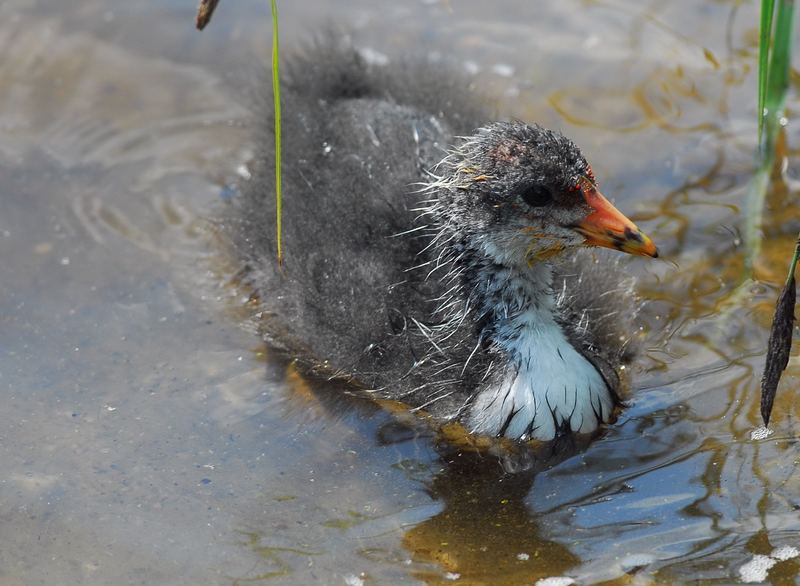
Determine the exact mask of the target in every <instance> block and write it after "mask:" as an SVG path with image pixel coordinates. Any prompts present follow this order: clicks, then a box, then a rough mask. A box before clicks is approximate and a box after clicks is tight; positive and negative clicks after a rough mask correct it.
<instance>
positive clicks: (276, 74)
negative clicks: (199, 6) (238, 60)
mask: <svg viewBox="0 0 800 586" xmlns="http://www.w3.org/2000/svg"><path fill="white" fill-rule="evenodd" d="M271 2H272V99H273V101H274V103H275V228H276V233H277V241H278V264H279V265H282V264H283V239H282V229H281V215H282V211H283V205H282V204H283V201H282V195H281V82H280V52H279V50H278V3H277V0H271Z"/></svg>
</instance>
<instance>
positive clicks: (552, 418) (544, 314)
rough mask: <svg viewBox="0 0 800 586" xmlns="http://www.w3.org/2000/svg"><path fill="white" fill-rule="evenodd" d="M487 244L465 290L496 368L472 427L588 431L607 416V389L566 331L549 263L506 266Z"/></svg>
mask: <svg viewBox="0 0 800 586" xmlns="http://www.w3.org/2000/svg"><path fill="white" fill-rule="evenodd" d="M487 246H488V245H487V244H485V243H484V244H481V245H480V246H479V247H476V248H477V249H476V250H474V251H473V254H474V257H473V258H472V259H471V263H470V264H471V266H472V267H473V268H472V269H471V270H467V271H465V281H466V283H465V291H468V292H471V293H470V297H471V303H472V305H473V307H474V310H475V311H476V312H477V314H478V316H479V320H478V323H479V324H480V325H479V328H480V330H481V331H480V333H479V337H480V338H481V340H482V342H483V344H484V347H488V351H489V352H490V353H492V354H494V355H495V358H496V360H497V361H498V363H499V364H500V365H501V366H502V368H500V369H498V370H496V372H495V374H494V376H493V377H491V378H490V380H488V381H487V382H486V383H485V384H484V386H483V387H481V388H479V390H478V394H477V395H476V397H475V399H474V400H473V402H472V405H471V407H470V413H469V417H468V422H469V425H470V428H471V429H470V431H472V432H475V433H480V434H485V435H495V436H497V435H502V436H506V437H511V438H515V439H541V440H550V439H553V438H554V437H555V436H556V435H558V434H560V433H566V432H570V431H571V432H578V433H589V432H592V431H594V430H595V429H596V428H597V427H598V425H599V424H600V422H603V421H607V420H608V419H609V417H610V416H611V414H612V411H613V406H614V399H613V391H611V390H610V389H609V388H608V386H607V385H606V383H605V381H604V379H603V377H602V376H601V374H600V373H599V372H598V370H597V369H596V368H595V366H594V365H593V364H592V363H591V362H590V361H589V360H588V359H587V358H586V357H585V356H584V355H583V354H581V352H580V351H579V350H578V349H576V348H575V347H574V346H573V345H572V344H571V343H570V341H569V339H568V338H567V336H566V335H565V333H564V330H563V328H562V326H561V323H560V315H559V307H558V302H557V298H556V295H555V293H554V291H553V269H552V266H551V264H550V263H548V262H546V261H540V262H537V263H535V264H533V265H530V266H529V265H527V264H524V265H522V266H514V265H511V266H508V264H503V263H498V262H495V261H493V260H491V259H497V258H502V256H501V255H498V254H495V252H496V251H493V250H491V249H490V248H487ZM467 256H470V255H467ZM476 260H477V262H476Z"/></svg>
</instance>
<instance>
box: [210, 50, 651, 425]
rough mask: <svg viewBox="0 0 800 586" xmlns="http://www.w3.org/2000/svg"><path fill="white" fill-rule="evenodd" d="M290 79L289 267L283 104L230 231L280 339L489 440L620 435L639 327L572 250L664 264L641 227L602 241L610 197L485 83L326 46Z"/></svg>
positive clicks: (558, 143) (286, 83)
mask: <svg viewBox="0 0 800 586" xmlns="http://www.w3.org/2000/svg"><path fill="white" fill-rule="evenodd" d="M285 70H286V71H287V72H288V73H287V75H286V76H285V79H284V80H283V104H284V110H283V145H284V151H283V157H284V167H283V177H284V179H283V181H284V194H285V208H284V218H283V229H284V247H285V251H286V256H285V266H284V267H283V269H282V270H281V269H279V268H278V267H277V263H276V255H275V228H274V224H275V210H274V185H273V167H272V165H273V151H272V143H273V134H272V132H273V131H272V121H271V118H272V117H271V110H270V109H269V108H271V104H270V103H269V101H268V99H269V96H268V92H264V94H265V95H264V96H263V99H264V100H265V104H267V105H269V108H267V107H265V108H263V109H259V108H256V112H255V119H254V124H255V129H254V130H255V142H256V145H257V147H258V150H257V151H256V154H255V158H254V163H253V168H252V179H250V180H249V181H245V182H243V185H242V189H241V191H242V193H241V196H240V197H239V198H237V199H236V200H235V201H234V202H233V204H232V207H231V209H230V210H229V211H228V213H227V214H226V217H225V219H224V222H223V225H224V226H225V229H226V233H227V234H228V236H229V238H230V240H231V241H232V243H233V245H234V249H235V251H236V254H237V255H239V257H240V258H241V260H242V262H243V263H244V264H245V266H246V271H245V275H246V277H245V278H246V281H247V282H248V283H249V284H250V285H251V286H252V287H253V288H254V289H255V291H256V292H257V295H258V298H259V300H260V308H259V315H260V317H261V323H262V325H263V331H264V335H265V337H266V338H267V340H268V341H269V342H270V343H272V344H273V345H277V346H279V347H281V348H284V349H286V350H287V351H289V352H291V353H292V354H293V355H294V356H296V357H297V358H298V359H299V360H300V362H301V363H302V364H304V365H306V366H307V367H308V368H310V369H312V370H314V371H316V372H319V373H322V374H325V375H335V376H341V377H346V378H349V379H352V380H353V382H354V383H356V384H358V385H360V386H362V387H363V388H366V389H368V390H370V391H373V392H374V393H375V394H376V395H377V396H380V397H382V398H390V399H396V400H400V401H403V402H405V403H407V404H408V405H410V406H412V407H415V408H421V409H424V410H425V411H426V412H428V413H431V414H432V415H434V416H435V417H437V418H439V419H441V420H458V421H461V422H463V423H464V424H465V426H466V428H467V429H468V430H469V431H472V432H476V433H481V434H488V435H506V436H510V437H513V438H522V439H527V438H539V439H551V438H552V437H554V436H555V435H558V434H563V433H567V432H577V431H580V432H590V431H593V430H594V429H595V428H596V427H597V425H598V424H599V422H601V421H607V420H609V418H610V417H611V415H612V410H613V406H614V404H615V402H616V400H617V396H618V392H619V390H620V378H619V367H620V365H621V364H623V363H624V362H625V361H626V360H627V358H628V357H629V350H630V345H629V340H630V339H631V333H632V331H633V328H632V324H631V316H632V315H633V314H634V313H635V311H634V308H633V307H632V306H631V300H630V298H629V295H628V286H627V285H624V284H622V282H621V281H620V279H619V278H618V275H617V274H616V273H614V271H613V270H611V271H610V270H609V265H608V264H602V263H597V262H595V258H594V255H592V254H590V253H583V254H576V251H575V250H574V249H575V248H576V247H578V246H582V245H584V244H586V243H587V242H588V243H594V244H598V243H600V244H602V245H604V246H610V247H616V248H618V249H621V250H626V251H629V252H637V253H641V254H649V255H651V256H653V255H655V247H653V246H652V243H650V241H649V240H648V239H647V237H646V236H643V235H642V234H641V233H639V232H638V230H637V229H636V228H635V226H633V224H631V223H630V222H629V221H628V220H625V222H627V223H626V224H624V230H623V227H618V228H619V229H618V230H616V228H617V226H616V225H615V231H614V233H613V234H612V232H611V231H608V232H607V233H603V234H600V235H599V236H598V235H597V234H595V233H591V234H590V233H589V232H587V231H586V230H587V228H586V226H585V225H584V224H585V223H586V220H587V218H588V217H589V216H591V214H592V213H593V212H595V211H596V209H599V208H595V207H593V206H594V205H595V204H594V203H592V202H595V203H596V202H597V201H599V200H597V198H600V199H602V196H600V195H599V192H597V191H596V188H595V187H594V178H593V176H592V173H591V169H590V168H589V166H588V164H587V162H586V160H585V159H584V157H583V155H582V154H581V152H580V151H579V149H578V148H577V147H576V146H575V145H574V144H573V143H572V142H571V141H570V140H568V139H567V138H565V137H563V136H562V135H560V134H558V133H555V132H551V131H549V130H545V129H543V128H540V127H538V126H529V125H526V124H523V123H519V122H505V123H502V122H497V123H491V124H488V125H486V121H487V116H486V114H485V112H483V110H482V109H481V107H480V106H479V105H478V101H477V100H475V98H474V96H473V92H472V90H471V88H470V87H469V85H468V84H467V83H466V82H465V81H464V80H462V79H461V78H459V77H458V76H455V75H451V74H449V73H447V72H446V71H442V70H441V69H434V68H432V66H426V65H423V64H419V65H409V64H405V63H395V64H391V65H388V66H382V67H375V66H370V65H368V64H366V63H365V62H364V61H363V60H362V59H361V58H360V57H359V55H358V53H357V52H356V51H355V50H354V49H352V48H350V47H348V46H341V45H339V44H337V43H335V42H332V41H329V42H325V43H322V44H321V45H320V46H317V47H315V48H312V49H309V50H308V51H307V52H306V53H305V54H304V55H301V56H298V57H295V58H294V59H293V60H292V61H290V62H289V63H288V64H287V65H286V67H285ZM482 125H483V126H482ZM475 129H478V130H475ZM455 137H466V138H455ZM448 152H449V153H450V154H449V155H447V153H448ZM445 155H447V156H446V158H445ZM443 158H444V160H442V159H443ZM592 198H595V199H592ZM603 202H605V200H602V202H600V203H597V205H598V206H601V207H602V206H604V205H606V204H607V202H605V203H603ZM608 205H609V207H610V204H608ZM603 209H605V208H603ZM612 209H613V208H612ZM614 211H615V210H614ZM615 212H616V211H615ZM604 213H605V212H604ZM616 213H618V212H616ZM593 217H594V216H593ZM620 217H622V216H620ZM623 219H624V218H623ZM586 225H587V226H588V224H586ZM620 226H622V225H620ZM598 239H599V240H598ZM601 240H602V242H601ZM563 251H569V252H567V253H566V254H562V252H563ZM643 251H644V252H643ZM556 261H557V264H553V263H554V262H556ZM551 354H552V356H551ZM559 360H561V362H559ZM575 373H578V374H575ZM539 374H541V376H539ZM578 375H580V377H579V379H578V378H575V377H576V376H578ZM570 377H571V378H570ZM584 379H586V381H584ZM562 382H563V385H562ZM561 386H563V387H564V388H563V391H562V390H561ZM583 386H585V387H586V391H585V392H583V391H581V389H582V388H583ZM545 387H546V388H545ZM573 387H574V390H573ZM601 387H603V389H602V391H601Z"/></svg>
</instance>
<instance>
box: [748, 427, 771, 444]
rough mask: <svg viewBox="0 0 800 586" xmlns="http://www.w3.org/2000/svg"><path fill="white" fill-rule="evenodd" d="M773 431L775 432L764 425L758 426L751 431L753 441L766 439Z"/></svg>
mask: <svg viewBox="0 0 800 586" xmlns="http://www.w3.org/2000/svg"><path fill="white" fill-rule="evenodd" d="M773 433H775V432H774V431H772V430H771V429H770V428H768V427H764V426H763V425H762V426H761V427H757V428H755V429H754V430H753V431H751V432H750V439H751V440H752V441H754V442H757V441H761V440H765V439H767V438H768V437H769V436H771V435H772V434H773Z"/></svg>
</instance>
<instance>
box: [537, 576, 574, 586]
mask: <svg viewBox="0 0 800 586" xmlns="http://www.w3.org/2000/svg"><path fill="white" fill-rule="evenodd" d="M572 584H577V582H575V580H573V579H572V578H570V577H568V576H553V577H552V578H542V579H541V580H537V581H536V586H571V585H572Z"/></svg>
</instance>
